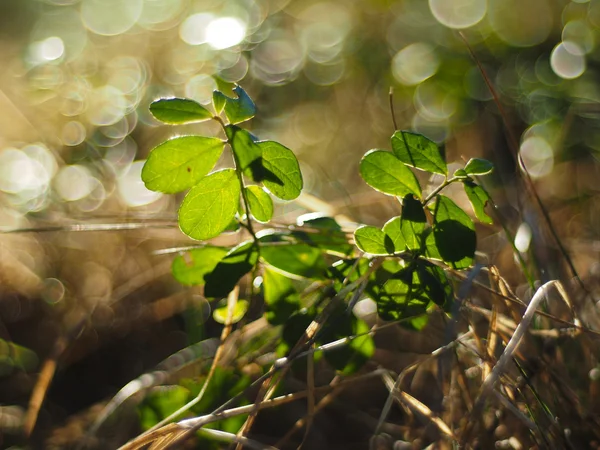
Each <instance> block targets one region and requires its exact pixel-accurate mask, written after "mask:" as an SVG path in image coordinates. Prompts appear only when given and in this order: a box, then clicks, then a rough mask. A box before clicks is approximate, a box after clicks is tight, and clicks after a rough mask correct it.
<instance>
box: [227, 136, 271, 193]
mask: <svg viewBox="0 0 600 450" xmlns="http://www.w3.org/2000/svg"><path fill="white" fill-rule="evenodd" d="M225 133H226V134H227V138H228V139H229V143H230V144H231V149H232V150H233V154H234V155H235V160H236V164H237V165H238V168H239V169H240V170H241V171H242V172H243V173H244V175H246V176H247V177H250V178H252V180H254V181H256V182H260V181H262V180H263V179H264V178H265V170H264V168H263V162H262V150H261V148H260V146H259V145H258V144H257V143H256V142H255V140H254V138H253V136H252V135H251V134H250V133H248V132H247V131H246V130H243V129H242V128H240V127H237V126H235V125H227V126H226V127H225Z"/></svg>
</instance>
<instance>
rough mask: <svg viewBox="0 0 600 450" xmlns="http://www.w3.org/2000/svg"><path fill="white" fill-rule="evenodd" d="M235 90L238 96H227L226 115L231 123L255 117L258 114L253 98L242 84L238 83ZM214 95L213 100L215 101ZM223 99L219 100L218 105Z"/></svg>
mask: <svg viewBox="0 0 600 450" xmlns="http://www.w3.org/2000/svg"><path fill="white" fill-rule="evenodd" d="M233 92H234V93H235V95H236V96H237V98H231V97H225V115H226V116H227V119H228V120H229V122H230V123H232V124H235V123H240V122H244V121H246V120H248V119H251V118H252V117H254V114H256V106H255V105H254V102H253V101H252V99H251V98H250V97H249V96H248V94H246V91H244V90H243V89H242V88H241V87H240V86H238V85H236V86H235V87H234V88H233ZM214 98H215V97H214V95H213V101H214ZM220 101H221V100H217V105H220V103H219V102H220Z"/></svg>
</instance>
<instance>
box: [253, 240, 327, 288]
mask: <svg viewBox="0 0 600 450" xmlns="http://www.w3.org/2000/svg"><path fill="white" fill-rule="evenodd" d="M284 237H285V236H282V235H280V234H275V233H263V234H262V235H261V234H260V233H259V241H260V242H261V243H262V244H263V245H261V247H260V256H261V258H262V259H263V260H264V261H265V262H266V263H267V264H269V265H270V266H272V267H274V268H275V269H277V270H279V271H281V272H283V273H285V274H288V275H291V276H294V275H295V276H298V277H303V278H313V279H324V277H325V271H326V270H327V264H326V263H325V259H324V257H323V252H322V251H321V250H320V249H318V248H315V247H311V246H310V245H306V244H303V243H290V242H287V241H286V240H285V239H284ZM269 244H271V245H269Z"/></svg>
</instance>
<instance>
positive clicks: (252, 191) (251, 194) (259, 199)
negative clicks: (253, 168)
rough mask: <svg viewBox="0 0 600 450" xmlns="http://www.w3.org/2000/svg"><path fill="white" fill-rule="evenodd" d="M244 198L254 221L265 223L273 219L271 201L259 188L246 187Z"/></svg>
mask: <svg viewBox="0 0 600 450" xmlns="http://www.w3.org/2000/svg"><path fill="white" fill-rule="evenodd" d="M245 189H246V198H247V199H248V206H249V207H250V212H251V213H252V215H253V216H254V218H255V219H256V220H258V221H259V222H262V223H266V222H268V221H269V220H271V218H272V217H273V200H271V197H270V196H269V194H267V193H266V192H265V191H264V190H263V189H262V188H261V187H260V186H247V187H246V188H245Z"/></svg>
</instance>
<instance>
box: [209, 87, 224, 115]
mask: <svg viewBox="0 0 600 450" xmlns="http://www.w3.org/2000/svg"><path fill="white" fill-rule="evenodd" d="M212 101H213V108H215V112H216V113H217V114H221V112H223V108H224V107H225V103H226V102H227V96H226V95H225V94H223V93H222V92H221V91H216V90H215V91H213V97H212Z"/></svg>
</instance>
